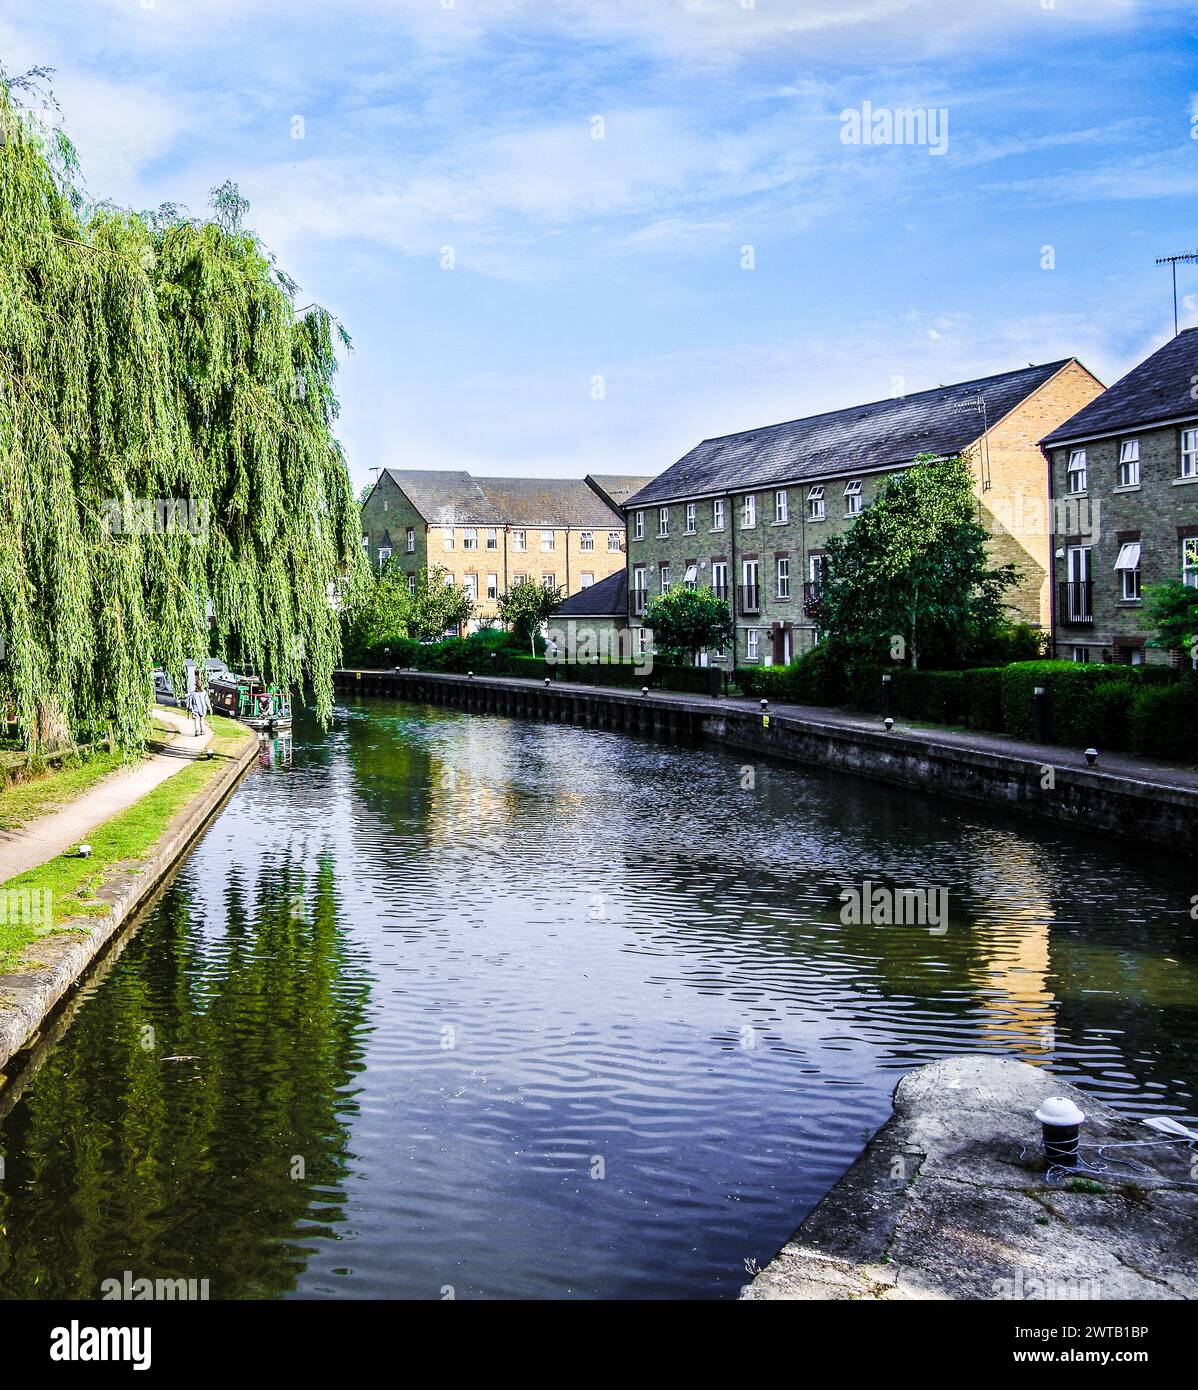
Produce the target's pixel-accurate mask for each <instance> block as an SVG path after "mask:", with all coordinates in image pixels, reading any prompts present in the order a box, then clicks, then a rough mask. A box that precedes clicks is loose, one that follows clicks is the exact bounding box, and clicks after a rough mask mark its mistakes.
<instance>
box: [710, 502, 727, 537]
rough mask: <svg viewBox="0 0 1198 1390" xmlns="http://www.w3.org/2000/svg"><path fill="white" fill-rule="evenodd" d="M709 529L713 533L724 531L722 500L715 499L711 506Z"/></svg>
mask: <svg viewBox="0 0 1198 1390" xmlns="http://www.w3.org/2000/svg"><path fill="white" fill-rule="evenodd" d="M711 528H712V530H713V531H722V530H723V529H724V499H723V498H722V497H717V498H716V499H715V501H714V502H713V503H712V504H711Z"/></svg>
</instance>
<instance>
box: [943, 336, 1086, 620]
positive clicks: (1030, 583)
mask: <svg viewBox="0 0 1198 1390" xmlns="http://www.w3.org/2000/svg"><path fill="white" fill-rule="evenodd" d="M1103 389H1104V388H1103V385H1102V383H1101V382H1100V381H1099V380H1098V378H1097V377H1095V376H1093V375H1092V374H1091V373H1090V372H1089V371H1087V370H1086V368H1085V367H1083V366H1082V365H1081V364H1080V363H1078V362H1069V363H1067V364H1066V365H1065V366H1064V367H1062V368H1061V370H1060V371H1059V372H1057V374H1056V375H1055V376H1054V377H1052V378H1051V379H1050V380H1049V381H1046V382H1045V383H1044V385H1043V386H1041V387H1040V389H1039V390H1038V391H1035V392H1033V394H1032V395H1031V396H1029V397H1028V398H1027V400H1025V401H1024V402H1023V403H1022V404H1021V405H1019V406H1017V407H1016V408H1015V409H1014V410H1013V411H1011V413H1010V414H1009V415H1007V416H1006V417H1005V418H1004V419H1002V420H1000V421H998V422H997V424H995V425H994V426H993V427H992V428H991V430H990V432H989V436H988V439H987V440H986V441H985V444H986V445H987V446H988V454H989V479H990V486H989V488H988V489H985V490H983V487H982V473H983V465H984V459H983V447H984V446H983V444H982V442H981V441H979V442H978V443H977V444H975V445H973V446H971V447H970V448H969V449H968V450H966V451H965V456H966V458H968V460H969V462H970V465H971V467H972V468H973V471H974V476H975V479H976V480H977V495H978V499H979V502H980V505H981V512H982V516H981V520H982V523H983V525H985V526H986V527H987V529H988V530H989V531H990V532H991V534H992V536H993V539H992V541H991V547H990V549H991V555H992V556H993V558H994V561H995V563H996V564H1006V563H1007V562H1009V561H1013V562H1014V563H1015V564H1016V565H1018V566H1019V570H1020V576H1021V577H1020V580H1019V583H1018V585H1017V586H1016V588H1014V589H1011V590H1009V591H1008V593H1007V595H1006V602H1007V603H1009V604H1011V605H1012V606H1013V607H1014V608H1015V609H1016V614H1015V615H1013V616H1015V617H1016V618H1017V619H1020V620H1022V621H1024V622H1030V623H1035V624H1037V625H1038V626H1040V627H1043V628H1045V629H1047V628H1048V626H1049V622H1050V619H1051V608H1050V601H1049V574H1050V566H1049V558H1050V554H1049V551H1050V546H1051V543H1052V537H1051V534H1050V530H1049V522H1050V515H1051V514H1050V508H1049V499H1048V463H1047V462H1046V460H1045V458H1044V455H1043V453H1042V452H1041V450H1040V444H1039V441H1040V440H1041V439H1043V438H1044V436H1045V435H1046V434H1049V433H1050V432H1051V431H1052V430H1054V429H1056V427H1057V426H1058V425H1061V424H1063V423H1064V422H1065V421H1066V420H1068V419H1069V418H1070V416H1072V415H1076V414H1077V412H1078V411H1079V410H1080V409H1081V408H1082V406H1084V405H1088V404H1089V402H1090V401H1092V400H1093V399H1094V398H1095V396H1098V395H1101V394H1102V391H1103Z"/></svg>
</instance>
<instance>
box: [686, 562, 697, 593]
mask: <svg viewBox="0 0 1198 1390" xmlns="http://www.w3.org/2000/svg"><path fill="white" fill-rule="evenodd" d="M682 582H683V583H684V584H685V585H686V587H687V588H688V589H697V588H698V587H699V566H698V565H687V567H686V569H685V570H683V572H682Z"/></svg>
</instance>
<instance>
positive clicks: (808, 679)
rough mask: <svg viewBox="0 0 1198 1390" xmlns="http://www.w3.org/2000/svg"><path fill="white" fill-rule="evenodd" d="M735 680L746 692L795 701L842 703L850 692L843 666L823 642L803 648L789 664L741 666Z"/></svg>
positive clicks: (773, 698) (794, 702) (801, 703)
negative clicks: (799, 654) (805, 649)
mask: <svg viewBox="0 0 1198 1390" xmlns="http://www.w3.org/2000/svg"><path fill="white" fill-rule="evenodd" d="M736 683H737V685H738V686H739V687H740V690H741V693H742V694H743V695H749V696H752V697H753V698H758V697H761V696H764V697H765V698H766V699H768V700H785V701H789V702H790V703H791V704H796V705H840V704H843V703H844V701H845V699H846V698H847V697H848V693H849V687H848V681H847V679H846V676H845V671H844V668H843V666H841V665H840V664H839V663H837V662H836V661H835V660H834V659H832V658H831V657H829V655H828V651H827V648H826V647H823V646H819V647H813V648H812V649H811V650H810V651H808V652H804V653H803V655H802V656H800V657H799V659H798V660H797V661H795V662H793V663H792V664H791V665H790V666H738V667H737V668H736Z"/></svg>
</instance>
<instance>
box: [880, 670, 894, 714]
mask: <svg viewBox="0 0 1198 1390" xmlns="http://www.w3.org/2000/svg"><path fill="white" fill-rule="evenodd" d="M892 684H893V677H892V676H891V674H890V672H889V671H883V672H882V713H883V714H884V715H886V716H887V717H889V716H890V715H892V714H893V713H894V710H892V709H891V707H890V690H891V686H892Z"/></svg>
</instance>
